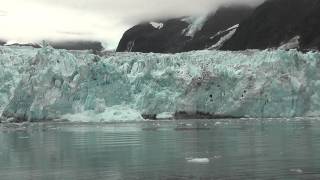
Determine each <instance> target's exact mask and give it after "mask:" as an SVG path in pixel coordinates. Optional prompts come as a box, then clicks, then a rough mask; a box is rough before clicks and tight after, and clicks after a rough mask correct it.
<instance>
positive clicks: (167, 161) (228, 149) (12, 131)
mask: <svg viewBox="0 0 320 180" xmlns="http://www.w3.org/2000/svg"><path fill="white" fill-rule="evenodd" d="M179 123H188V124H192V127H199V126H198V124H199V121H180V122H176V121H167V122H160V124H159V125H155V124H154V122H142V123H118V124H116V123H114V124H112V123H111V124H70V123H40V124H22V125H19V124H2V125H0V126H1V127H0V180H38V179H39V180H104V179H105V180H113V179H125V180H127V179H129V180H130V179H146V180H149V179H172V180H173V179H320V120H318V119H313V120H312V119H293V120H287V119H277V120H276V119H273V120H235V119H234V120H223V121H219V122H217V121H212V120H211V121H209V120H208V121H201V122H200V125H207V126H206V127H209V128H210V129H202V130H201V129H196V128H195V129H192V128H191V129H190V128H189V129H178V130H177V129H175V128H176V127H178V128H180V127H181V125H179ZM154 127H156V128H154ZM190 127H191V126H190ZM194 158H208V160H209V162H202V163H197V162H190V161H189V160H192V159H194Z"/></svg>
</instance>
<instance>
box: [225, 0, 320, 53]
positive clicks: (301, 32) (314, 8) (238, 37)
mask: <svg viewBox="0 0 320 180" xmlns="http://www.w3.org/2000/svg"><path fill="white" fill-rule="evenodd" d="M295 37H298V39H299V44H300V49H320V0H268V1H266V2H264V3H263V4H262V5H260V6H259V7H257V8H256V10H255V11H254V12H253V13H252V15H251V16H250V17H249V18H247V19H246V20H245V21H243V22H242V23H241V24H240V27H239V28H238V30H237V31H236V33H235V34H234V35H233V36H232V38H230V39H229V40H228V41H227V42H226V43H225V44H224V45H223V47H222V49H224V50H244V49H266V48H273V47H279V46H281V44H283V43H285V42H288V41H290V40H291V39H292V38H295Z"/></svg>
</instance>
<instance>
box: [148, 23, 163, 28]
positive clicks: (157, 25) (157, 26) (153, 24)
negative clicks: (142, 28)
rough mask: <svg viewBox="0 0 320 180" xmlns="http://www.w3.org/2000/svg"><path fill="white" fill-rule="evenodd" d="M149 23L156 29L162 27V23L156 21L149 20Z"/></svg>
mask: <svg viewBox="0 0 320 180" xmlns="http://www.w3.org/2000/svg"><path fill="white" fill-rule="evenodd" d="M150 24H151V26H153V27H154V28H156V29H162V28H163V26H164V25H163V23H158V22H150Z"/></svg>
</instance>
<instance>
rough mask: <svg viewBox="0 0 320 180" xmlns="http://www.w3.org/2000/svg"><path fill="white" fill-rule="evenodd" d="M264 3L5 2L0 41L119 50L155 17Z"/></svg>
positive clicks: (160, 0)
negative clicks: (133, 30) (81, 43)
mask: <svg viewBox="0 0 320 180" xmlns="http://www.w3.org/2000/svg"><path fill="white" fill-rule="evenodd" d="M262 2H263V0H241V1H240V0H189V1H185V0H152V1H151V0H132V1H128V0H117V1H114V0H90V1H89V0H28V1H25V0H1V7H0V23H1V31H0V38H1V39H5V40H7V41H13V42H15V41H16V42H21V43H27V42H35V41H40V40H43V39H47V40H79V39H81V40H94V41H101V42H102V43H103V44H104V46H108V47H107V48H109V49H112V48H115V47H116V46H117V44H118V42H119V40H120V38H121V36H122V34H123V33H124V31H126V30H127V29H128V28H130V27H132V26H133V25H135V24H136V23H139V22H142V21H147V20H150V19H157V18H161V19H163V18H167V17H170V18H172V17H180V16H185V15H199V14H205V13H208V12H211V11H214V10H215V9H217V8H218V7H219V6H221V5H228V4H235V3H236V4H246V5H251V6H256V5H258V4H259V3H262Z"/></svg>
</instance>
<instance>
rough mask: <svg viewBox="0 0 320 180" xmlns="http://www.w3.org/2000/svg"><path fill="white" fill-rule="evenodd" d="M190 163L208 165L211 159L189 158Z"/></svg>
mask: <svg viewBox="0 0 320 180" xmlns="http://www.w3.org/2000/svg"><path fill="white" fill-rule="evenodd" d="M187 162H188V163H197V164H208V163H209V162H210V159H209V158H187Z"/></svg>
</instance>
